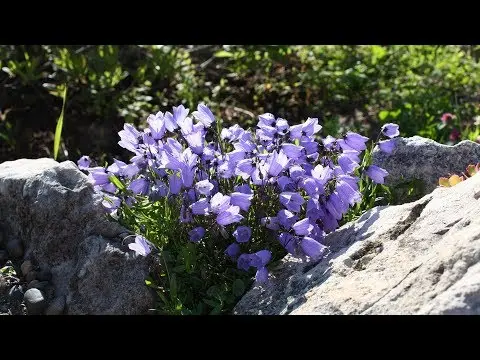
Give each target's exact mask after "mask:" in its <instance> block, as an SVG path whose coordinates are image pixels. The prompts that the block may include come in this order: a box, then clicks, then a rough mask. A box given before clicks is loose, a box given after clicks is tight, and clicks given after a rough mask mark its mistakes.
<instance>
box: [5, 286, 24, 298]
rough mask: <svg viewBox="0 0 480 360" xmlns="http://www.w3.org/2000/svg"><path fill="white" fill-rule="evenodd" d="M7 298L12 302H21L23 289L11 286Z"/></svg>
mask: <svg viewBox="0 0 480 360" xmlns="http://www.w3.org/2000/svg"><path fill="white" fill-rule="evenodd" d="M8 296H10V298H11V299H12V300H17V301H22V299H23V287H22V286H21V285H13V286H12V288H11V289H10V291H9V292H8Z"/></svg>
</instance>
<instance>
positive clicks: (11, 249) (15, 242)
mask: <svg viewBox="0 0 480 360" xmlns="http://www.w3.org/2000/svg"><path fill="white" fill-rule="evenodd" d="M6 248H7V251H8V253H9V254H10V256H11V257H13V258H21V257H22V256H23V244H22V242H21V241H20V240H19V239H12V240H10V241H9V242H7V246H6Z"/></svg>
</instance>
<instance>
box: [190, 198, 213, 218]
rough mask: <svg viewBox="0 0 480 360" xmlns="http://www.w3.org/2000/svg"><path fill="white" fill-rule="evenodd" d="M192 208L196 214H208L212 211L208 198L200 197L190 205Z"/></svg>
mask: <svg viewBox="0 0 480 360" xmlns="http://www.w3.org/2000/svg"><path fill="white" fill-rule="evenodd" d="M190 209H191V210H192V213H193V214H195V215H208V214H209V212H210V204H209V202H208V199H200V200H198V201H197V202H194V203H193V204H192V205H190Z"/></svg>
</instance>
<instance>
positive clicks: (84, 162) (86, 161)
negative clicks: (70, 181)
mask: <svg viewBox="0 0 480 360" xmlns="http://www.w3.org/2000/svg"><path fill="white" fill-rule="evenodd" d="M91 163H92V160H91V159H90V157H89V156H87V155H83V156H82V157H81V158H80V159H78V161H77V165H78V168H79V169H80V170H86V169H88V168H89V167H90V164H91Z"/></svg>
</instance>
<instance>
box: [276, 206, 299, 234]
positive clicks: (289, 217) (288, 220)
mask: <svg viewBox="0 0 480 360" xmlns="http://www.w3.org/2000/svg"><path fill="white" fill-rule="evenodd" d="M277 218H278V221H279V223H280V224H281V225H282V226H283V227H284V228H285V229H286V230H288V229H290V228H291V227H292V225H293V224H294V223H295V222H296V221H297V219H298V217H297V216H296V215H295V214H294V213H292V212H290V211H288V210H280V211H279V212H278V214H277Z"/></svg>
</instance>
